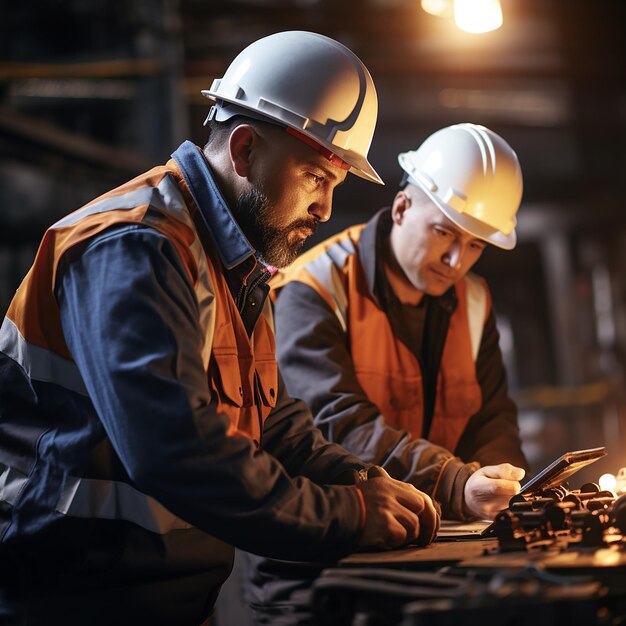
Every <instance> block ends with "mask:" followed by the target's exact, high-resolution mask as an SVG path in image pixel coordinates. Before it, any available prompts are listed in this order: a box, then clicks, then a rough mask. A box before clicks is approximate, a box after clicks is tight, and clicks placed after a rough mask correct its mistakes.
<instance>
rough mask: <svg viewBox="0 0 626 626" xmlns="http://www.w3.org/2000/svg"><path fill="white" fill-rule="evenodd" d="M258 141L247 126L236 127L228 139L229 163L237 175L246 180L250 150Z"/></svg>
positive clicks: (254, 132) (253, 132) (251, 128)
mask: <svg viewBox="0 0 626 626" xmlns="http://www.w3.org/2000/svg"><path fill="white" fill-rule="evenodd" d="M257 140H258V135H257V133H256V131H255V130H254V128H253V127H252V126H250V125H249V124H241V125H240V126H237V128H235V129H234V130H233V132H232V133H231V134H230V137H229V139H228V151H229V155H230V162H231V163H232V166H233V169H234V170H235V172H237V174H238V175H239V176H241V177H243V178H247V177H248V175H249V174H250V165H251V161H252V159H251V156H252V148H253V146H254V144H255V143H256V142H257Z"/></svg>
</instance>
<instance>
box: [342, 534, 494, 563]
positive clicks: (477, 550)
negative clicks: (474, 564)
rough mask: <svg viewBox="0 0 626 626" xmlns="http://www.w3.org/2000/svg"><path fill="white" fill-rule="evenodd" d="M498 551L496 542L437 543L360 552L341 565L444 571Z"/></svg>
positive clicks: (485, 540) (346, 559)
mask: <svg viewBox="0 0 626 626" xmlns="http://www.w3.org/2000/svg"><path fill="white" fill-rule="evenodd" d="M497 548H498V541H497V539H473V540H471V541H443V542H435V543H432V544H430V545H429V546H427V547H425V548H419V547H408V548H402V549H399V550H388V551H379V552H358V553H355V554H351V555H350V556H347V557H346V558H344V559H342V560H341V561H340V562H339V563H340V565H342V566H348V567H355V566H358V567H363V566H369V567H376V566H378V567H388V566H394V565H397V566H404V567H410V566H411V565H416V566H419V567H424V566H427V565H428V564H431V565H435V566H438V567H442V566H443V565H447V564H452V563H459V562H462V561H466V560H469V559H472V560H477V559H479V558H480V557H484V556H485V555H488V554H490V553H492V552H494V551H495V550H497Z"/></svg>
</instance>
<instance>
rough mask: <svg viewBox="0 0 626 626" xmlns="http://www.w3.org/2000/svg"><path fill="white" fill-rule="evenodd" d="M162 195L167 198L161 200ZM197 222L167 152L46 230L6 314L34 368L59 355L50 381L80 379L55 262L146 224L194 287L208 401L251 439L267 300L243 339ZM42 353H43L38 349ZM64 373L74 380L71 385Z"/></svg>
mask: <svg viewBox="0 0 626 626" xmlns="http://www.w3.org/2000/svg"><path fill="white" fill-rule="evenodd" d="M165 198H168V199H170V200H169V201H167V202H166V201H165V200H164V199H165ZM172 198H173V199H174V201H171V199H172ZM155 199H156V201H155ZM200 223H201V219H200V217H199V209H198V208H197V207H196V205H195V203H194V202H193V199H192V197H191V194H190V193H189V190H188V189H187V187H186V184H185V181H184V179H183V177H182V175H181V173H180V171H179V169H178V165H177V164H176V162H175V161H174V160H173V159H172V160H170V161H169V162H168V163H167V164H166V165H165V166H161V167H157V168H154V169H152V170H151V171H149V172H147V173H146V174H143V175H142V176H139V177H137V178H135V179H134V180H132V181H129V182H128V183H126V184H125V185H123V186H121V187H118V188H117V189H114V190H113V191H111V192H109V193H108V194H105V195H104V196H101V197H99V198H97V199H95V200H94V201H93V202H91V203H89V204H88V205H86V206H84V207H83V208H81V209H79V210H77V211H75V212H74V213H71V214H70V215H68V216H67V217H65V218H63V219H61V220H60V221H59V222H57V223H56V224H54V225H53V226H52V227H51V228H50V229H48V231H47V232H46V233H45V235H44V238H43V240H42V243H41V245H40V248H39V250H38V253H37V256H36V259H35V262H34V264H33V266H32V268H31V270H30V271H29V273H28V274H27V276H26V277H25V279H24V281H23V282H22V284H21V286H20V287H19V289H18V290H17V293H16V295H15V297H14V299H13V301H12V302H11V305H10V307H9V310H8V312H7V314H6V317H7V318H8V319H9V320H10V321H12V322H13V324H14V325H15V327H16V328H17V331H18V332H19V334H20V335H21V336H22V338H23V340H24V345H23V350H26V351H29V350H30V351H31V352H32V355H27V360H30V361H37V362H38V364H39V365H38V367H46V362H54V361H55V360H57V362H58V359H57V357H61V358H62V359H64V360H65V361H66V365H67V368H66V370H65V371H64V373H59V372H58V371H57V372H50V374H49V379H50V380H51V382H56V383H57V384H61V385H62V386H70V387H71V385H75V384H76V382H75V381H76V380H79V381H82V379H81V377H80V373H79V372H78V370H77V368H76V365H75V364H74V361H73V359H72V355H71V354H70V351H69V349H68V347H67V345H66V343H65V340H64V337H63V331H62V328H61V322H60V315H59V309H58V305H57V301H56V298H55V295H54V288H55V284H56V281H57V272H58V264H59V261H60V259H61V257H62V256H63V254H64V253H66V252H67V251H68V250H70V249H71V248H73V247H74V246H77V245H79V244H80V243H81V242H84V241H86V240H87V239H89V238H90V237H93V236H94V235H97V234H98V233H100V232H102V231H104V230H105V229H106V228H109V227H111V226H114V225H116V224H143V225H146V226H149V227H151V228H154V229H155V230H157V231H159V232H161V233H163V234H164V235H166V236H167V237H168V238H169V239H170V241H171V242H172V243H173V245H174V246H175V248H176V250H177V251H178V253H179V255H180V259H181V261H182V263H183V266H184V267H185V270H186V271H187V274H188V276H189V279H190V281H191V282H192V284H193V286H194V290H195V293H196V297H197V299H198V303H199V310H200V320H199V321H200V324H201V325H202V327H203V331H204V337H205V342H204V345H203V346H198V350H199V351H200V352H202V357H203V361H204V365H205V369H206V371H207V377H208V382H209V386H210V389H211V391H212V400H211V401H212V402H216V404H217V410H218V411H221V412H223V413H225V414H226V415H227V416H228V418H229V421H230V428H229V430H228V434H229V435H233V434H241V435H245V436H247V437H249V438H250V439H252V440H253V441H254V442H255V443H256V444H257V446H258V445H260V441H261V431H262V425H263V422H264V421H265V419H266V418H267V416H268V415H269V413H270V411H271V409H272V408H273V407H274V406H275V405H276V397H277V395H278V386H277V385H278V370H277V366H276V356H275V342H274V333H273V321H272V317H271V307H270V303H269V302H267V303H266V306H265V309H264V311H263V313H264V314H263V315H261V316H260V318H259V320H258V322H257V324H256V327H255V329H254V332H253V334H252V336H251V338H248V335H247V333H246V330H245V327H244V325H243V322H242V320H241V317H240V315H239V312H238V311H237V307H236V305H235V302H234V300H233V298H232V296H231V293H230V291H229V289H228V285H227V283H226V279H225V277H224V273H223V270H222V266H221V262H220V261H219V259H218V256H217V254H216V252H215V251H214V249H213V247H212V246H211V245H210V244H207V245H204V246H203V244H202V243H201V238H202V240H203V241H206V240H207V239H208V238H207V237H204V235H203V234H201V233H200V232H199V230H198V229H197V227H196V224H200ZM201 228H204V226H201ZM47 353H48V354H49V355H50V356H51V357H52V358H51V359H48V358H47V357H46V356H45V355H46V354H47ZM70 380H72V381H74V382H72V383H71V385H70V382H69V381H70ZM79 384H80V382H79Z"/></svg>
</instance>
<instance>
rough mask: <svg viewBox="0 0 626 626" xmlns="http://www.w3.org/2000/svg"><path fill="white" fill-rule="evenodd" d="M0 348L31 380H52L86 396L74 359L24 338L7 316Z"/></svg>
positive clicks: (48, 381) (0, 329)
mask: <svg viewBox="0 0 626 626" xmlns="http://www.w3.org/2000/svg"><path fill="white" fill-rule="evenodd" d="M0 350H1V351H2V352H4V354H6V355H7V356H8V357H9V358H11V359H13V360H14V361H15V362H16V363H17V364H19V365H20V366H21V367H22V368H23V369H24V371H25V372H26V373H27V374H28V376H29V377H30V378H31V379H32V380H39V381H41V382H45V383H53V384H55V385H59V386H61V387H64V388H65V389H68V390H70V391H74V392H76V393H78V394H81V395H83V396H86V395H87V389H86V388H85V383H84V381H83V378H82V376H81V375H80V372H79V371H78V368H77V367H76V364H75V363H74V362H72V361H68V360H67V359H64V358H63V357H60V356H59V355H57V354H55V353H54V352H51V351H50V350H46V349H45V348H41V347H39V346H36V345H34V344H32V343H29V342H28V341H26V340H25V339H24V337H23V336H22V335H21V334H20V332H19V330H18V329H17V326H16V325H15V324H14V323H13V322H12V321H11V320H10V319H9V318H8V317H5V318H4V321H3V322H2V327H0Z"/></svg>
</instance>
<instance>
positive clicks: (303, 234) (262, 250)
mask: <svg viewBox="0 0 626 626" xmlns="http://www.w3.org/2000/svg"><path fill="white" fill-rule="evenodd" d="M233 214H234V215H235V219H236V220H237V222H238V224H239V226H240V227H241V229H242V230H243V232H244V233H245V235H246V237H247V238H248V240H249V241H250V243H251V244H252V246H253V247H254V248H255V249H256V251H257V252H258V253H259V254H260V255H261V257H262V259H263V261H264V262H265V263H267V264H268V265H271V266H273V267H278V268H281V267H286V266H287V265H290V264H291V263H293V261H295V259H296V257H297V256H298V253H299V252H300V250H301V248H302V246H303V245H304V243H305V241H306V240H307V239H308V238H309V237H310V236H311V235H312V234H313V233H315V231H316V229H317V224H318V220H317V218H316V217H314V216H313V215H310V216H308V217H303V218H296V219H292V220H290V221H287V222H286V223H284V222H281V220H280V219H279V216H277V215H276V211H275V209H274V207H273V206H272V203H271V202H270V200H269V198H268V197H267V196H266V195H265V194H264V193H263V190H262V189H261V188H259V187H258V186H255V187H252V188H251V189H249V190H247V191H245V192H243V193H242V194H240V195H239V197H238V198H237V202H236V204H235V207H234V208H233Z"/></svg>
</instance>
